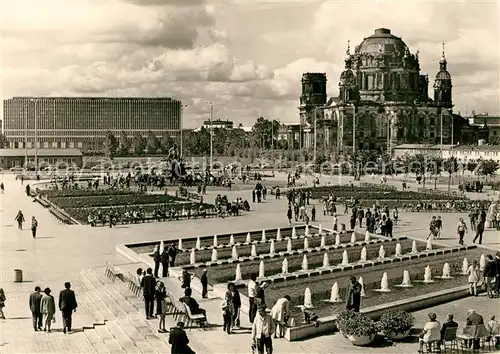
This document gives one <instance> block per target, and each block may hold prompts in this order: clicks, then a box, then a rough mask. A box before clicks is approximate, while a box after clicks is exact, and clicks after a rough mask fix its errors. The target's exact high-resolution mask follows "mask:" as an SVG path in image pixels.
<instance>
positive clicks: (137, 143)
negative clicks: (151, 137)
mask: <svg viewBox="0 0 500 354" xmlns="http://www.w3.org/2000/svg"><path fill="white" fill-rule="evenodd" d="M133 146H134V153H135V154H136V155H142V154H144V150H145V149H146V142H145V141H144V138H143V137H142V135H141V134H140V133H139V132H137V133H135V135H134V142H133Z"/></svg>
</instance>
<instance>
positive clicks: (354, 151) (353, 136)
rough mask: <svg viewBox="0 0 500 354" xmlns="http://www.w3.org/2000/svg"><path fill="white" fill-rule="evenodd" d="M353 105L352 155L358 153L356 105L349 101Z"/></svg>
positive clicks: (350, 105) (349, 104)
mask: <svg viewBox="0 0 500 354" xmlns="http://www.w3.org/2000/svg"><path fill="white" fill-rule="evenodd" d="M347 105H348V106H349V107H352V156H353V157H354V155H355V153H356V106H355V105H354V103H348V104H347Z"/></svg>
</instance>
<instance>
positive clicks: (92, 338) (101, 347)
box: [83, 329, 110, 353]
mask: <svg viewBox="0 0 500 354" xmlns="http://www.w3.org/2000/svg"><path fill="white" fill-rule="evenodd" d="M83 332H84V333H85V335H86V336H87V338H88V340H89V342H90V343H91V344H92V346H93V347H94V348H95V350H96V351H97V353H109V352H110V351H109V349H108V348H107V347H106V345H105V344H104V342H103V341H102V339H101V337H100V336H99V334H98V333H97V331H96V330H95V329H86V330H84V331H83Z"/></svg>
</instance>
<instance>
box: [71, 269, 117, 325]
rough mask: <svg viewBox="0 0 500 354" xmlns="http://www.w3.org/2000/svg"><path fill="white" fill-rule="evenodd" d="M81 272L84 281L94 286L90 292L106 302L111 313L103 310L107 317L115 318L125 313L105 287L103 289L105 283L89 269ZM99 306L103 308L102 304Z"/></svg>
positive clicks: (90, 286)
mask: <svg viewBox="0 0 500 354" xmlns="http://www.w3.org/2000/svg"><path fill="white" fill-rule="evenodd" d="M81 274H82V280H83V281H84V283H85V284H86V285H87V286H89V288H92V291H91V292H89V293H90V294H93V295H95V296H94V298H95V297H98V298H99V299H100V300H101V301H102V303H103V304H105V306H106V308H107V309H109V310H110V313H111V314H109V313H106V314H105V313H104V312H102V314H103V315H104V316H105V318H106V319H113V318H115V317H116V316H120V315H125V311H124V310H123V309H122V308H121V307H120V306H119V304H118V303H117V302H116V301H114V300H113V299H112V298H111V297H110V296H109V295H108V294H107V293H106V291H105V289H103V287H104V285H103V284H102V283H100V282H99V281H98V280H97V279H95V278H94V276H93V275H92V273H91V272H90V271H89V270H84V271H82V273H81ZM98 308H101V306H100V304H99V305H98ZM104 311H106V310H104ZM106 312H107V311H106Z"/></svg>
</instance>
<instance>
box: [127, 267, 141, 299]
mask: <svg viewBox="0 0 500 354" xmlns="http://www.w3.org/2000/svg"><path fill="white" fill-rule="evenodd" d="M128 288H129V289H130V291H132V292H133V293H134V295H135V296H139V294H140V293H141V291H142V288H141V284H139V279H137V276H136V275H134V274H132V272H128Z"/></svg>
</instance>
